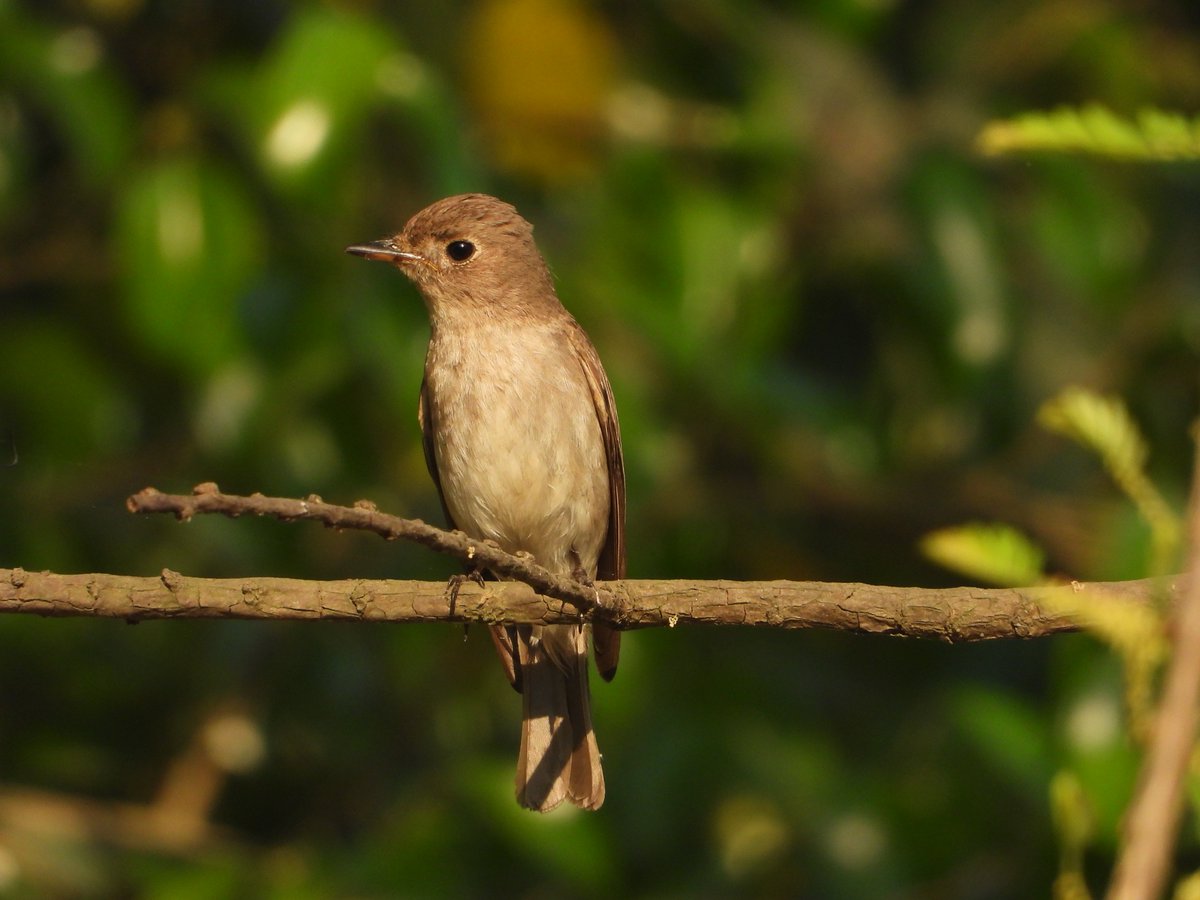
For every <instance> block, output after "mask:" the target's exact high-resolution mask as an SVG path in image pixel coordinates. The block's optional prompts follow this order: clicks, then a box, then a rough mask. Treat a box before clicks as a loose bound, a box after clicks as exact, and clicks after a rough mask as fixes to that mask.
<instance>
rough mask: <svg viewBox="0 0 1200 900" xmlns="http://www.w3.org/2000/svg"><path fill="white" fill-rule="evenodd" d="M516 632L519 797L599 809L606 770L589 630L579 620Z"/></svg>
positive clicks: (544, 805)
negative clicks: (592, 692) (592, 688)
mask: <svg viewBox="0 0 1200 900" xmlns="http://www.w3.org/2000/svg"><path fill="white" fill-rule="evenodd" d="M516 637H517V648H516V649H517V652H518V654H519V657H520V665H521V694H522V698H523V714H522V720H521V753H520V756H519V757H518V758H517V802H518V803H520V804H521V805H522V806H524V807H526V808H527V809H534V810H537V811H538V812H549V811H550V810H552V809H554V807H556V806H558V805H559V804H560V803H562V801H563V800H570V801H571V802H572V803H574V804H575V805H576V806H579V807H582V808H583V809H598V808H599V807H600V804H601V803H603V802H604V772H603V771H602V769H601V768H600V749H599V748H598V747H597V746H596V735H595V732H593V731H592V711H591V702H590V699H589V696H588V673H587V633H586V631H585V630H584V629H583V628H582V627H581V626H579V625H548V626H545V627H542V628H539V629H536V630H535V629H534V628H531V627H529V626H521V627H519V628H518V629H517V636H516Z"/></svg>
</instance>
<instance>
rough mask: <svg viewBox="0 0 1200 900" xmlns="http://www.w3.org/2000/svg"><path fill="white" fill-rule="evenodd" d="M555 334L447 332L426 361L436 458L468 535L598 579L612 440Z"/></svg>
mask: <svg viewBox="0 0 1200 900" xmlns="http://www.w3.org/2000/svg"><path fill="white" fill-rule="evenodd" d="M555 337H556V336H555V335H553V334H544V333H535V334H533V335H526V334H522V335H520V336H519V338H518V339H517V340H515V341H514V340H513V339H512V335H511V332H506V333H505V334H504V335H503V336H489V335H488V333H487V332H486V331H473V332H472V334H471V335H470V337H469V338H468V339H467V340H468V341H469V347H468V345H467V343H466V342H463V341H460V340H455V339H454V338H452V337H447V336H445V335H440V336H438V337H437V338H436V339H435V341H434V342H433V343H432V344H431V345H430V357H429V362H428V363H427V381H428V390H429V399H430V401H431V404H432V405H433V406H434V408H435V409H436V410H437V415H436V418H435V422H436V429H435V434H434V453H435V457H436V459H437V466H438V475H439V478H440V480H441V484H442V492H443V494H444V496H445V501H446V506H447V508H448V509H449V511H450V515H451V516H452V517H453V519H454V522H455V524H456V525H457V526H458V527H459V528H460V529H462V530H463V531H465V532H467V533H468V534H472V535H475V536H478V537H483V538H491V539H492V540H495V541H496V542H497V543H498V544H500V546H502V547H504V548H505V549H506V550H509V551H510V552H516V551H518V550H525V551H527V552H529V553H531V554H533V556H534V558H535V559H536V560H537V561H538V562H539V563H540V564H541V565H543V566H546V567H547V568H548V569H551V570H552V571H557V572H562V573H567V574H569V573H570V572H571V570H572V568H573V567H574V565H576V564H581V565H582V566H583V568H584V571H586V572H587V573H588V574H589V575H592V576H594V575H595V572H596V560H597V558H598V556H599V554H600V549H601V547H602V546H603V543H604V538H605V535H606V531H607V522H608V511H609V496H608V471H607V466H606V462H605V454H604V443H603V438H602V436H601V434H600V426H599V422H598V421H597V418H596V411H595V408H594V406H593V403H592V397H591V392H590V391H589V389H588V386H587V382H586V380H585V378H584V375H583V371H582V369H581V368H580V366H579V364H578V362H577V361H576V360H575V358H574V356H573V355H572V354H571V352H570V349H569V346H568V345H567V342H566V341H565V340H556V339H555ZM468 349H469V350H470V352H469V353H464V350H468ZM481 351H484V352H481ZM447 376H449V377H447ZM573 554H577V556H578V563H576V562H575V560H574V558H573Z"/></svg>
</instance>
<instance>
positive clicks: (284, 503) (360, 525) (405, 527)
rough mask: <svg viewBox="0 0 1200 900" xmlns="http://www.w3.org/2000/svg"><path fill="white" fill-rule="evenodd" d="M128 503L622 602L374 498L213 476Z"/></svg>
mask: <svg viewBox="0 0 1200 900" xmlns="http://www.w3.org/2000/svg"><path fill="white" fill-rule="evenodd" d="M125 506H126V507H127V508H128V509H129V511H130V512H132V513H172V514H174V516H175V518H177V519H179V520H181V521H187V520H188V519H190V518H191V517H192V516H194V515H195V514H196V513H220V514H221V515H225V516H229V517H231V518H237V517H238V516H241V515H245V514H246V513H251V514H253V515H256V516H273V517H274V518H276V519H279V520H281V521H284V522H292V521H295V520H297V519H309V520H312V521H314V522H320V523H321V524H323V525H325V526H326V527H328V528H339V529H344V528H349V529H357V530H359V531H370V532H373V533H374V534H377V535H379V536H380V537H382V538H383V539H384V540H388V541H395V540H399V539H404V540H406V541H413V542H414V543H417V544H421V545H422V546H424V547H428V548H429V549H430V550H436V551H437V552H438V553H445V554H448V555H450V556H455V557H458V558H459V559H461V560H462V561H463V562H465V563H467V564H468V565H471V566H475V567H477V568H479V569H487V570H489V571H492V572H494V573H496V574H497V575H500V576H504V577H508V578H514V579H516V580H517V581H523V582H525V584H528V585H529V586H531V587H532V588H534V590H536V591H537V592H538V593H541V594H545V595H546V596H548V597H555V598H557V599H559V600H563V601H566V602H567V603H570V604H571V605H572V606H574V607H575V608H576V609H577V610H578V611H579V612H586V611H587V610H589V609H591V608H592V607H593V606H599V607H601V608H602V609H605V610H610V609H613V607H614V605H615V603H616V602H617V601H616V599H615V598H614V597H612V596H611V595H610V594H608V593H607V592H604V591H601V590H598V589H595V588H592V587H588V586H587V585H583V584H580V583H579V582H577V581H575V580H573V579H571V578H564V577H563V576H561V575H555V574H554V573H553V572H550V571H548V570H547V569H543V568H542V567H541V566H539V565H538V564H537V563H536V562H534V561H533V557H532V556H530V555H529V554H520V555H514V554H512V553H506V552H505V551H503V550H501V549H500V547H499V546H498V545H497V544H496V543H495V542H493V541H480V540H477V539H475V538H471V537H467V535H465V534H463V533H462V532H461V531H444V530H442V529H441V528H434V527H433V526H432V525H427V524H426V523H424V522H422V521H421V520H420V519H402V518H400V517H399V516H393V515H389V514H387V513H382V512H379V510H378V509H377V508H376V506H375V504H374V503H372V502H371V501H369V500H358V501H356V502H355V504H354V505H353V506H335V505H334V504H332V503H326V502H325V501H324V500H322V499H321V498H320V497H318V496H317V495H316V494H312V495H310V496H309V497H307V498H306V499H304V500H293V499H291V498H288V497H264V496H263V495H262V494H251V495H250V496H249V497H242V496H238V495H236V494H222V493H221V492H220V490H219V489H218V487H217V486H216V485H215V484H213V483H212V482H211V481H210V482H205V483H204V484H198V485H196V486H195V487H194V488H192V493H191V494H190V495H188V494H164V493H161V492H160V491H158V490H156V489H154V488H152V487H148V488H143V489H142V490H140V491H138V492H137V493H136V494H134V495H133V496H132V497H130V498H129V499H128V500H126V501H125Z"/></svg>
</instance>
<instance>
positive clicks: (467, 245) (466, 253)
mask: <svg viewBox="0 0 1200 900" xmlns="http://www.w3.org/2000/svg"><path fill="white" fill-rule="evenodd" d="M446 255H447V256H448V257H450V258H451V259H452V260H454V261H455V262H466V261H467V260H468V259H470V258H471V257H472V256H474V255H475V245H474V244H472V243H471V242H470V241H451V242H450V243H448V244H447V245H446Z"/></svg>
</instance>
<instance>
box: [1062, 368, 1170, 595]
mask: <svg viewBox="0 0 1200 900" xmlns="http://www.w3.org/2000/svg"><path fill="white" fill-rule="evenodd" d="M1038 421H1039V422H1040V423H1041V424H1042V426H1043V427H1045V428H1047V429H1049V430H1050V431H1055V432H1058V433H1059V434H1062V435H1065V436H1066V437H1069V438H1071V439H1072V440H1074V441H1076V442H1077V443H1079V444H1081V445H1083V446H1084V447H1086V448H1088V449H1089V450H1092V451H1093V452H1094V453H1096V454H1097V455H1098V456H1099V457H1100V459H1101V460H1102V461H1103V462H1104V466H1105V468H1106V469H1108V471H1109V474H1110V475H1112V477H1113V480H1114V481H1115V482H1116V483H1117V486H1118V487H1120V488H1121V490H1122V491H1124V492H1125V494H1126V495H1127V496H1128V497H1129V499H1130V500H1132V501H1133V503H1134V504H1135V505H1136V506H1137V508H1138V512H1139V513H1141V515H1142V517H1143V518H1144V519H1145V520H1146V522H1147V524H1149V526H1150V529H1151V531H1152V533H1153V538H1154V544H1155V551H1154V563H1153V568H1154V571H1155V572H1156V573H1161V572H1165V571H1167V570H1168V569H1169V568H1170V567H1171V566H1172V564H1173V561H1174V558H1175V554H1176V551H1177V549H1178V546H1179V540H1180V534H1181V528H1182V526H1181V524H1180V521H1179V517H1178V516H1177V515H1176V514H1175V513H1174V512H1173V511H1172V510H1171V508H1170V507H1169V506H1168V505H1167V502H1166V501H1165V500H1164V499H1163V497H1162V494H1160V493H1159V491H1158V489H1157V488H1156V487H1155V486H1154V484H1153V483H1152V482H1151V481H1150V479H1149V477H1148V476H1147V475H1146V472H1145V464H1146V455H1147V451H1146V442H1145V440H1144V439H1143V438H1142V433H1141V430H1140V429H1139V428H1138V426H1137V424H1136V423H1135V422H1134V421H1133V418H1132V417H1131V416H1130V415H1129V411H1128V410H1127V409H1126V408H1125V404H1124V402H1123V401H1122V400H1121V398H1120V397H1112V396H1107V397H1106V396H1103V395H1101V394H1097V393H1095V392H1093V391H1089V390H1087V389H1086V388H1081V387H1069V388H1066V389H1065V390H1063V391H1062V392H1061V393H1060V394H1058V396H1056V397H1053V398H1052V399H1050V400H1047V401H1046V402H1045V403H1044V404H1042V408H1041V409H1039V410H1038Z"/></svg>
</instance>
